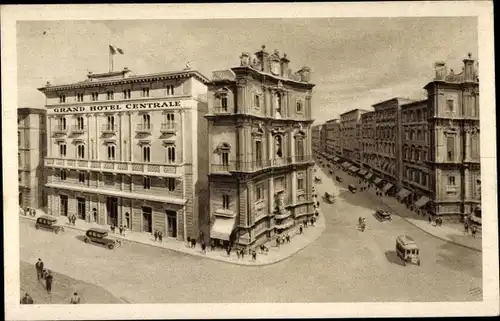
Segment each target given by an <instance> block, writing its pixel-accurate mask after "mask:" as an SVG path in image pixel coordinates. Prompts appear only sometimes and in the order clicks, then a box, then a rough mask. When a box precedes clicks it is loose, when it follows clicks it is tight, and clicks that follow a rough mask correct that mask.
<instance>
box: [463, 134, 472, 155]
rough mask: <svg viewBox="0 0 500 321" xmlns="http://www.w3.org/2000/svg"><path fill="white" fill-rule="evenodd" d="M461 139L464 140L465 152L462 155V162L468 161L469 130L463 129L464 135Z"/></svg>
mask: <svg viewBox="0 0 500 321" xmlns="http://www.w3.org/2000/svg"><path fill="white" fill-rule="evenodd" d="M463 139H465V144H463V145H462V146H464V145H465V151H464V153H463V155H464V159H463V160H464V161H468V160H470V159H471V130H470V128H466V129H465V135H464V136H463Z"/></svg>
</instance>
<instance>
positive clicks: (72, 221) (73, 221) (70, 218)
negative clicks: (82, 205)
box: [68, 215, 76, 226]
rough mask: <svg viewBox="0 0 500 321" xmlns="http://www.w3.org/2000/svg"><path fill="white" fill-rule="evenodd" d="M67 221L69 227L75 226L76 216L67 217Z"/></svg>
mask: <svg viewBox="0 0 500 321" xmlns="http://www.w3.org/2000/svg"><path fill="white" fill-rule="evenodd" d="M68 221H69V223H68V224H69V225H73V226H75V223H76V216H75V215H71V216H68Z"/></svg>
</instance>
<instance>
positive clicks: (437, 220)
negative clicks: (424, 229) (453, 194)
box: [428, 215, 443, 226]
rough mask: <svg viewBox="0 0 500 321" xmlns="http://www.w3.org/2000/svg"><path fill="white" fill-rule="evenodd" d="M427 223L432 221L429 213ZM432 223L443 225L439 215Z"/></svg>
mask: <svg viewBox="0 0 500 321" xmlns="http://www.w3.org/2000/svg"><path fill="white" fill-rule="evenodd" d="M428 220H429V224H430V223H432V217H431V215H429V218H428ZM434 223H435V224H436V226H441V225H443V219H442V218H441V217H436V219H435V220H434Z"/></svg>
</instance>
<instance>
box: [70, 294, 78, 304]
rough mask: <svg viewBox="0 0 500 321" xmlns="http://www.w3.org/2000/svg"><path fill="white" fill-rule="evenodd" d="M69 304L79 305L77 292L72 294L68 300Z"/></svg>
mask: <svg viewBox="0 0 500 321" xmlns="http://www.w3.org/2000/svg"><path fill="white" fill-rule="evenodd" d="M69 303H70V304H79V303H80V297H79V296H78V292H75V293H73V296H72V297H71V299H70V300H69Z"/></svg>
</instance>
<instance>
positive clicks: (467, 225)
mask: <svg viewBox="0 0 500 321" xmlns="http://www.w3.org/2000/svg"><path fill="white" fill-rule="evenodd" d="M464 234H469V224H467V222H465V224H464Z"/></svg>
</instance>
